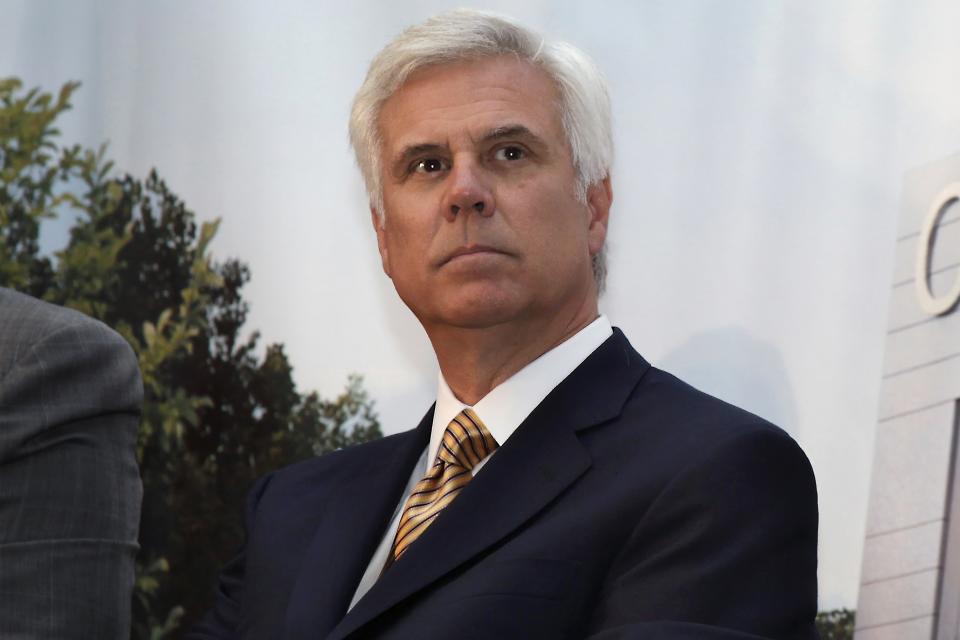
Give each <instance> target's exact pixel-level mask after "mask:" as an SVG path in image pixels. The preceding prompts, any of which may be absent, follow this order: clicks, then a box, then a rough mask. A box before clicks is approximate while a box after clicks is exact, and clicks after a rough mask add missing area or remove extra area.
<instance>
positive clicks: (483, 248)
mask: <svg viewBox="0 0 960 640" xmlns="http://www.w3.org/2000/svg"><path fill="white" fill-rule="evenodd" d="M482 253H489V254H500V255H506V253H505V252H503V251H500V250H499V249H496V248H495V247H490V246H487V245H483V244H470V245H466V246H463V247H460V248H458V249H456V250H454V251H452V252H450V253H449V254H447V256H446V257H445V258H444V259H443V260H441V261H440V265H439V266H441V267H442V266H443V265H445V264H447V263H448V262H451V261H452V260H455V259H456V258H460V257H462V256H470V255H476V254H482Z"/></svg>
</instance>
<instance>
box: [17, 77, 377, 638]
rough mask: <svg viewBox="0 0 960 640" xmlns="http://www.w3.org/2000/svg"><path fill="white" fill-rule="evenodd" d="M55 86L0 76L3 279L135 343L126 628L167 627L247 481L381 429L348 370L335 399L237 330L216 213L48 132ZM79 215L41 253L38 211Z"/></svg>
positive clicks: (204, 568)
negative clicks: (304, 388) (203, 218)
mask: <svg viewBox="0 0 960 640" xmlns="http://www.w3.org/2000/svg"><path fill="white" fill-rule="evenodd" d="M77 86H78V85H77V84H75V83H69V84H66V85H65V86H64V87H63V89H62V90H61V91H60V93H59V95H58V96H57V97H56V98H54V97H53V96H51V95H49V94H46V93H43V92H41V91H40V90H38V89H33V90H30V91H27V92H25V93H24V92H23V91H22V85H21V83H20V82H19V81H18V80H15V79H7V80H3V79H0V286H6V287H11V288H15V289H18V290H21V291H26V292H28V293H31V294H32V295H35V296H38V297H43V298H45V299H47V300H50V301H53V302H56V303H59V304H63V305H67V306H71V307H74V308H76V309H79V310H81V311H83V312H84V313H87V314H89V315H91V316H94V317H97V318H100V319H102V320H104V321H105V322H106V323H107V324H109V325H110V326H112V327H114V328H115V329H117V330H118V331H119V332H120V333H121V334H122V335H123V336H124V337H126V338H127V340H128V341H129V342H130V343H131V345H133V347H134V349H135V350H136V352H137V355H138V357H139V361H140V368H141V372H142V374H143V381H144V390H145V402H144V409H143V419H142V423H141V429H140V433H139V441H138V445H137V446H138V451H137V453H138V458H139V461H140V467H141V476H142V478H143V483H144V503H143V514H142V518H141V526H140V546H141V552H140V556H139V559H138V570H137V578H136V584H135V593H134V601H133V610H134V629H133V635H132V637H133V638H136V639H138V640H139V639H148V638H149V639H153V640H159V639H161V638H172V637H175V636H176V635H177V634H178V633H180V632H181V631H182V630H183V628H184V627H186V626H187V625H189V624H190V623H191V622H192V621H193V620H195V619H196V617H197V616H198V615H199V614H200V613H201V612H202V611H203V610H204V609H205V608H206V607H207V606H208V605H209V601H210V598H211V595H212V593H213V588H214V578H215V575H216V572H217V570H218V569H219V568H220V567H221V566H222V565H223V564H224V563H225V562H226V560H227V559H228V558H229V556H230V555H231V554H232V553H233V552H234V551H235V550H236V548H237V547H238V546H239V544H240V542H241V540H242V535H243V534H242V523H241V522H240V512H241V504H242V499H243V496H244V494H245V492H246V490H247V487H248V486H249V485H250V484H251V483H252V482H253V480H254V479H255V478H256V477H258V476H260V475H262V474H264V473H267V472H270V471H272V470H274V469H276V468H278V467H281V466H285V465H287V464H290V463H291V462H293V461H295V460H299V459H303V458H306V457H309V456H313V455H320V454H323V453H325V452H328V451H331V450H333V449H336V448H339V447H343V446H347V445H350V444H354V443H358V442H363V441H366V440H369V439H372V438H376V437H379V436H380V429H379V425H378V422H377V417H376V414H375V412H374V410H373V402H372V400H371V399H370V398H369V397H368V396H367V394H366V392H365V391H364V389H363V386H362V381H361V379H360V378H359V377H357V376H351V377H350V378H349V379H348V381H347V386H346V389H345V390H344V392H343V393H342V394H341V395H339V396H338V397H337V398H335V399H333V400H325V399H323V398H321V397H320V396H319V395H318V394H317V393H315V392H312V393H308V394H301V393H300V392H299V391H298V389H297V387H296V384H295V383H294V381H293V375H292V374H293V372H292V368H291V366H290V363H289V360H288V359H287V356H286V354H285V352H284V348H283V345H280V344H273V345H268V346H267V347H266V348H265V351H264V354H263V355H262V356H261V355H259V349H258V344H257V343H258V341H259V335H258V334H257V333H256V332H253V333H252V334H250V335H249V336H247V337H244V335H243V334H244V331H243V329H244V324H245V322H246V318H247V313H248V309H249V307H248V304H247V302H246V301H245V300H244V299H243V296H242V293H241V289H242V287H243V286H244V284H245V283H246V282H247V281H248V280H249V278H250V271H249V269H248V268H247V266H246V265H244V264H243V263H242V262H240V261H238V260H227V261H225V262H223V263H216V262H214V261H213V259H212V257H211V254H210V243H211V242H212V240H213V238H214V236H215V234H216V231H217V226H218V223H217V222H212V223H204V224H201V225H199V226H198V224H197V222H196V219H195V217H194V215H193V213H192V212H190V211H189V210H188V209H187V208H186V206H185V204H184V203H183V202H182V201H181V200H180V199H179V198H178V197H177V196H176V195H175V194H173V193H172V192H171V191H170V189H169V188H168V187H167V185H166V184H165V183H164V182H163V180H161V179H160V177H159V176H158V175H157V174H156V172H151V173H150V174H149V175H148V176H147V177H146V178H145V179H143V180H140V179H137V178H135V177H133V176H130V175H124V176H115V175H114V172H113V167H112V164H111V163H110V162H109V161H108V160H106V157H105V156H106V154H105V148H103V147H102V148H100V149H99V150H97V151H92V150H89V149H82V148H80V147H78V146H74V147H69V148H63V147H60V146H58V145H57V143H56V138H57V136H58V135H59V131H58V130H57V129H56V128H55V127H54V126H53V125H54V122H55V121H56V119H57V117H58V116H60V115H61V114H62V113H63V112H64V111H66V110H67V109H68V108H69V105H70V98H71V96H72V94H73V92H74V91H75V90H76V88H77ZM64 214H71V215H73V216H75V217H76V221H75V222H74V224H73V226H72V228H71V231H70V239H69V242H68V244H67V246H66V247H64V248H63V249H62V250H60V251H57V252H56V254H55V256H54V258H55V259H51V258H50V257H49V256H45V255H42V254H41V252H40V250H39V242H38V240H39V232H40V228H41V224H42V222H43V221H44V220H47V219H50V218H54V217H56V216H58V215H64Z"/></svg>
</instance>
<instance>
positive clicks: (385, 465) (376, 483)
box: [285, 408, 433, 640]
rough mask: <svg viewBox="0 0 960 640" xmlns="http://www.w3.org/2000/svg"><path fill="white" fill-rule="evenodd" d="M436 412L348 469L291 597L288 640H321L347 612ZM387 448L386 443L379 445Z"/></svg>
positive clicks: (425, 443) (307, 556)
mask: <svg viewBox="0 0 960 640" xmlns="http://www.w3.org/2000/svg"><path fill="white" fill-rule="evenodd" d="M432 421H433V409H432V408H431V410H430V411H428V412H427V415H426V416H424V418H423V420H422V421H421V422H420V425H419V426H418V427H417V428H416V429H414V430H412V431H408V432H406V433H402V434H399V435H396V436H392V437H391V438H388V440H394V441H395V442H394V444H393V446H380V447H379V448H378V449H377V450H376V455H371V456H369V457H368V458H367V459H366V460H364V463H363V464H359V465H355V466H354V467H353V468H351V469H350V472H351V473H350V475H349V476H347V477H345V478H344V480H343V481H342V483H340V485H339V486H336V487H332V488H331V492H332V495H333V497H332V498H331V499H330V502H329V503H328V505H327V507H326V513H324V518H323V522H322V524H321V526H320V528H319V529H318V530H317V533H316V535H315V536H314V539H313V542H312V543H311V545H310V547H309V549H308V551H307V554H306V556H305V558H304V562H303V565H302V567H301V569H300V574H299V575H298V577H297V580H296V583H295V585H294V588H293V590H292V592H291V597H290V606H289V607H288V609H287V624H286V630H287V632H286V635H285V637H286V638H288V639H289V640H294V639H302V638H303V639H305V638H313V639H316V638H322V637H323V636H324V635H326V633H327V632H328V631H329V630H330V629H331V628H333V626H334V625H336V623H337V622H339V621H340V619H341V618H342V617H343V614H344V613H346V610H347V606H348V605H349V604H350V600H351V598H352V597H353V593H354V590H355V589H356V586H357V585H358V584H359V582H360V578H361V577H362V576H363V572H364V571H365V570H366V567H367V564H368V563H369V562H370V558H371V557H372V556H373V552H374V550H375V549H376V547H377V545H378V544H379V542H380V540H381V539H382V537H383V532H384V530H385V529H386V528H387V525H388V524H389V522H390V518H391V516H392V515H393V513H394V510H395V509H396V506H397V503H398V502H399V501H400V499H401V494H402V493H403V490H404V489H405V488H406V485H407V482H408V481H409V479H410V473H411V471H413V467H414V465H415V464H416V462H417V459H418V458H419V457H420V455H421V454H422V453H423V450H424V448H425V447H426V446H427V442H428V440H429V437H430V426H431V423H432ZM378 444H379V445H386V444H387V443H386V442H382V443H376V444H375V445H374V446H376V445H378Z"/></svg>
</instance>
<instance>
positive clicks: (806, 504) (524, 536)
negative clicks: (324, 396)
mask: <svg viewBox="0 0 960 640" xmlns="http://www.w3.org/2000/svg"><path fill="white" fill-rule="evenodd" d="M432 413H433V412H432V410H431V411H430V412H429V413H428V414H427V415H426V416H425V417H424V419H423V421H422V422H421V423H420V425H419V426H418V427H417V428H416V429H414V430H412V431H408V432H405V433H401V434H398V435H394V436H390V437H387V438H384V439H382V440H378V441H375V442H371V443H368V444H364V445H361V446H357V447H352V448H348V449H344V450H341V451H337V452H335V453H332V454H329V455H326V456H323V457H321V458H318V459H315V460H310V461H308V462H304V463H301V464H298V465H295V466H292V467H288V468H286V469H283V470H281V471H278V472H276V473H274V474H272V475H270V476H267V477H265V478H263V479H262V480H260V481H259V482H258V483H257V484H256V486H255V487H254V489H253V490H252V491H251V494H250V498H249V502H248V506H247V514H246V522H247V539H246V543H245V545H244V547H243V549H242V550H241V552H240V554H239V555H238V556H237V557H236V559H235V560H233V561H232V562H231V563H230V564H229V565H228V566H227V567H226V568H225V569H224V571H223V573H222V575H221V578H220V586H219V590H218V593H217V596H216V602H215V604H214V607H213V609H212V610H211V611H210V613H209V614H208V615H207V616H206V618H204V620H203V621H202V622H201V623H200V624H199V625H197V626H196V627H195V628H194V630H193V631H192V632H191V633H190V634H189V635H188V638H191V639H194V640H201V639H210V638H264V639H266V638H269V639H279V638H282V639H286V640H306V639H308V638H309V639H312V640H320V639H326V640H344V639H346V638H390V639H393V638H396V639H409V638H425V639H434V638H435V639H438V640H440V639H449V638H495V639H508V638H524V639H526V638H551V639H554V638H585V637H590V638H596V639H597V640H601V639H604V640H605V639H617V638H623V639H626V638H644V639H649V640H654V639H661V638H662V639H668V638H669V639H671V640H681V639H684V638H691V639H693V638H698V639H700V638H702V639H707V638H717V639H719V638H729V639H731V640H732V639H735V638H742V639H748V638H757V637H761V638H783V639H813V638H816V637H817V635H816V631H815V628H814V618H815V615H816V603H817V580H816V571H817V570H816V567H817V497H816V485H815V482H814V477H813V472H812V470H811V468H810V464H809V462H808V461H807V458H806V456H805V455H804V454H803V452H802V451H801V450H800V448H799V447H798V446H797V444H796V443H795V442H794V441H793V439H791V438H790V437H789V436H788V435H787V434H786V433H784V432H783V431H781V430H780V429H778V428H777V427H774V426H773V425H771V424H769V423H767V422H765V421H764V420H762V419H760V418H758V417H756V416H754V415H751V414H749V413H746V412H745V411H742V410H740V409H737V408H736V407H733V406H731V405H728V404H726V403H724V402H721V401H719V400H717V399H715V398H712V397H710V396H708V395H706V394H703V393H701V392H699V391H697V390H695V389H693V388H691V387H690V386H688V385H686V384H684V383H683V382H681V381H679V380H677V379H676V378H674V377H673V376H671V375H669V374H667V373H665V372H663V371H660V370H657V369H655V368H652V367H651V366H650V365H649V364H647V362H646V361H645V360H644V359H643V358H642V357H640V355H639V354H637V352H636V351H634V350H633V348H632V347H631V346H630V344H629V343H628V342H627V340H626V338H625V337H624V336H623V334H622V333H621V332H620V331H619V330H615V331H614V335H613V336H611V337H610V338H609V339H608V340H607V341H606V342H604V343H603V345H601V346H600V347H599V348H598V349H597V350H596V351H595V352H594V353H593V354H592V355H591V356H590V357H589V358H587V359H586V360H585V361H584V362H583V363H582V364H581V365H580V366H579V367H578V368H577V369H576V370H575V371H574V372H573V373H572V374H571V375H570V376H569V377H568V378H567V379H566V380H564V381H563V382H562V383H561V384H560V385H559V386H557V388H556V389H554V390H553V392H552V393H550V395H549V396H548V397H547V398H546V399H545V400H544V401H543V402H542V403H541V404H540V406H538V407H537V408H536V409H535V410H534V411H533V413H531V414H530V416H529V417H528V418H527V419H526V420H525V421H524V422H523V424H521V425H520V427H519V428H518V429H517V431H516V432H515V433H514V434H513V435H512V436H511V438H510V440H508V441H507V442H506V443H505V444H504V445H503V446H502V447H501V448H500V449H499V450H498V452H497V454H496V455H495V456H493V458H491V460H490V461H489V462H488V463H487V465H486V466H485V467H484V468H483V469H482V470H481V471H480V472H479V473H478V474H477V476H476V478H474V479H473V480H472V481H471V482H470V484H469V485H467V487H466V488H465V489H464V490H463V492H462V493H461V494H460V495H459V496H458V497H457V499H456V500H455V501H454V502H453V503H452V504H451V505H450V506H449V507H447V508H446V509H445V510H444V511H443V512H442V513H441V515H440V516H439V517H438V518H437V519H436V520H435V521H434V523H433V524H432V525H431V526H430V528H429V529H428V530H427V531H426V532H425V533H424V534H423V535H422V536H421V537H420V538H419V539H418V540H417V542H416V543H415V544H414V545H412V546H411V547H410V548H409V549H408V550H407V552H406V553H405V554H404V557H403V558H402V559H401V560H399V561H397V562H396V563H395V564H394V565H393V566H392V567H391V568H390V569H389V570H388V571H387V572H386V573H385V574H384V576H383V577H382V578H381V579H380V580H379V582H377V584H376V585H375V586H374V587H373V588H372V589H371V590H370V591H369V592H368V593H367V594H366V595H365V596H364V597H363V598H362V599H361V600H360V601H359V602H358V603H357V605H356V606H355V607H354V608H353V609H352V610H351V611H350V612H349V613H348V612H347V606H348V604H349V602H350V600H351V597H352V595H353V593H354V590H355V588H356V586H357V584H358V582H359V580H360V577H361V575H362V574H363V572H364V570H365V568H366V566H367V563H368V562H369V560H370V557H371V556H372V555H373V551H374V549H375V547H376V546H377V544H378V542H379V541H380V539H381V538H382V536H383V534H384V531H385V529H386V527H387V525H388V523H389V520H390V518H391V516H392V514H393V512H394V509H395V507H396V505H397V503H398V502H399V501H400V500H401V499H402V498H403V496H402V493H403V490H404V488H405V485H406V483H407V481H408V479H409V476H410V473H411V471H412V469H413V466H414V464H415V463H416V461H417V459H418V458H419V456H420V454H421V452H422V451H423V449H424V447H425V446H426V445H427V441H428V438H429V433H430V426H431V420H432Z"/></svg>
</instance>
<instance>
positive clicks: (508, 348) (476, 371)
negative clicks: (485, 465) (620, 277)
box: [427, 300, 598, 406]
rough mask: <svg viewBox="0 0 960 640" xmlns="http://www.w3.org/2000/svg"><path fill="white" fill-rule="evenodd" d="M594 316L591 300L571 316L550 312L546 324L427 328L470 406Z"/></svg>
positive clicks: (448, 375) (450, 380) (443, 367)
mask: <svg viewBox="0 0 960 640" xmlns="http://www.w3.org/2000/svg"><path fill="white" fill-rule="evenodd" d="M597 316H598V311H597V303H596V300H593V301H592V304H588V305H587V306H586V307H585V308H583V309H580V310H578V312H577V313H575V314H573V315H572V316H567V317H564V316H560V315H558V316H553V317H551V318H550V319H549V320H548V321H547V323H546V326H545V325H544V322H543V320H542V318H538V319H537V321H527V322H525V321H522V320H515V321H512V322H507V323H503V324H498V325H494V326H490V327H482V328H473V327H469V328H464V327H450V326H438V327H433V328H431V330H429V331H427V333H428V335H429V336H430V342H431V343H433V349H434V351H435V352H436V354H437V361H438V362H439V364H440V371H442V372H443V378H444V380H446V382H447V385H449V387H450V390H451V391H453V393H454V395H456V396H457V398H458V399H459V400H460V401H461V402H463V403H465V404H468V405H471V406H472V405H474V404H476V403H477V402H478V401H479V400H480V399H481V398H483V397H484V396H485V395H487V394H488V393H490V391H491V390H492V389H493V388H494V387H496V386H497V385H499V384H500V383H502V382H504V381H505V380H507V379H508V378H510V376H512V375H513V374H515V373H516V372H518V371H520V370H521V369H523V368H524V367H525V366H527V365H528V364H530V363H531V362H533V361H534V360H536V359H537V358H539V357H540V356H542V355H543V354H544V353H546V352H547V351H550V350H551V349H553V348H554V347H556V346H557V345H559V344H561V343H563V342H565V341H566V340H567V339H568V338H570V337H572V336H573V335H575V334H576V333H577V332H578V331H580V330H581V329H583V328H584V327H585V326H587V325H588V324H590V323H591V322H593V321H594V320H595V319H596V318H597Z"/></svg>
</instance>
